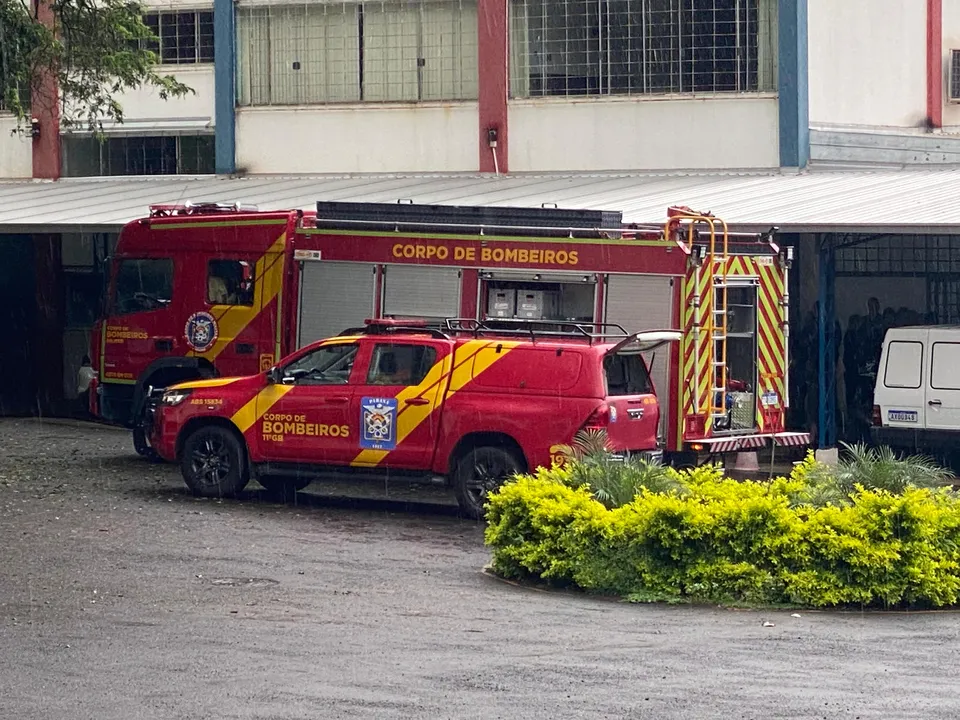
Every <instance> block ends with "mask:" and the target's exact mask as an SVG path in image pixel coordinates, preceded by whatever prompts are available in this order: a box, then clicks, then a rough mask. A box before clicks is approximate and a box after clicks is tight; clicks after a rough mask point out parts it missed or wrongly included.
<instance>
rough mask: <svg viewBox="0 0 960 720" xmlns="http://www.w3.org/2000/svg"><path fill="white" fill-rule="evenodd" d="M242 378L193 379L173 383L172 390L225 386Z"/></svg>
mask: <svg viewBox="0 0 960 720" xmlns="http://www.w3.org/2000/svg"><path fill="white" fill-rule="evenodd" d="M239 379H240V378H235V377H228V378H211V379H210V380H191V381H190V382H183V383H179V384H177V385H171V386H170V389H171V390H200V389H202V388H217V387H223V386H225V385H230V384H231V383H235V382H236V381H237V380H239Z"/></svg>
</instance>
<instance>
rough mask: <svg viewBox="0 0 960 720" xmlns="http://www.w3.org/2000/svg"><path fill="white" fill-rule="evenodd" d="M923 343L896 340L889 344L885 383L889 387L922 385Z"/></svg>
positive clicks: (916, 386)
mask: <svg viewBox="0 0 960 720" xmlns="http://www.w3.org/2000/svg"><path fill="white" fill-rule="evenodd" d="M922 365H923V345H922V344H921V343H918V342H904V341H902V340H901V341H894V342H892V343H890V344H889V345H888V346H887V366H886V368H885V369H884V372H883V384H884V386H885V387H888V388H908V389H911V390H912V389H915V388H918V387H920V368H921V367H922Z"/></svg>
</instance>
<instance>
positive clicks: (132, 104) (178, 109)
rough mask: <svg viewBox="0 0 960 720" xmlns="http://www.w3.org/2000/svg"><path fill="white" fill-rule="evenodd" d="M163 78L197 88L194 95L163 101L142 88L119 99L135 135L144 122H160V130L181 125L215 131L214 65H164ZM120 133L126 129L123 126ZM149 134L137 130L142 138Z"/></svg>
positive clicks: (147, 89)
mask: <svg viewBox="0 0 960 720" xmlns="http://www.w3.org/2000/svg"><path fill="white" fill-rule="evenodd" d="M159 72H160V73H161V74H167V73H169V74H173V75H175V76H176V77H177V79H178V80H180V82H182V83H185V84H186V85H188V86H190V87H191V88H193V90H194V91H195V92H194V93H192V94H188V95H185V96H184V97H180V98H170V99H168V100H162V99H161V98H160V96H159V94H158V93H157V91H156V90H155V89H153V88H147V87H141V88H138V89H136V90H132V91H130V92H126V93H123V94H122V95H120V97H119V98H118V99H119V101H120V104H121V105H122V106H123V112H124V121H125V124H126V125H127V129H130V130H131V131H132V130H134V129H137V126H138V125H140V126H141V127H142V125H141V123H144V122H151V121H157V122H156V123H153V124H156V125H157V126H158V127H161V126H162V128H165V129H176V126H177V125H178V124H180V125H184V126H187V125H188V126H189V127H196V129H200V127H199V125H200V124H201V123H202V124H203V125H206V126H208V127H209V128H212V127H213V124H214V120H213V119H214V114H213V101H214V97H215V93H216V90H215V88H214V82H213V65H212V64H203V65H176V66H173V65H163V66H161V67H160V68H159ZM118 129H124V128H123V126H121V127H120V128H118ZM144 132H145V131H141V130H139V129H137V133H138V134H144Z"/></svg>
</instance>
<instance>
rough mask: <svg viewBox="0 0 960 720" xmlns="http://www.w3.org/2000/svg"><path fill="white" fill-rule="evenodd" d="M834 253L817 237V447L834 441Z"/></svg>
mask: <svg viewBox="0 0 960 720" xmlns="http://www.w3.org/2000/svg"><path fill="white" fill-rule="evenodd" d="M835 262H836V253H835V251H834V248H833V243H832V242H831V238H830V237H829V236H828V237H823V238H821V240H820V268H819V281H820V282H819V305H820V311H819V313H818V314H817V315H818V318H817V324H818V327H817V333H818V335H819V342H818V343H817V347H818V348H819V359H818V372H817V375H818V377H817V379H818V381H819V382H818V386H819V387H818V390H819V399H818V400H819V401H818V402H817V408H818V417H817V447H819V448H830V447H834V446H835V445H836V444H837V355H836V352H837V342H838V340H839V338H837V334H836V327H837V325H836V312H835V309H834V297H835V288H836V284H835V268H836V265H835Z"/></svg>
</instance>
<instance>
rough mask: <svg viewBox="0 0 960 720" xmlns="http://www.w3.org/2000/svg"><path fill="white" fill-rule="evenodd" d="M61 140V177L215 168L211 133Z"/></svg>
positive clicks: (66, 137) (194, 172) (200, 171)
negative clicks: (101, 139)
mask: <svg viewBox="0 0 960 720" xmlns="http://www.w3.org/2000/svg"><path fill="white" fill-rule="evenodd" d="M61 143H62V147H63V175H64V177H91V176H100V175H211V174H213V172H214V167H215V158H214V139H213V135H180V136H176V135H156V136H146V137H108V138H107V139H106V140H104V141H103V142H101V141H100V140H98V139H97V138H96V137H93V136H91V135H64V136H63V137H62V138H61Z"/></svg>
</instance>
